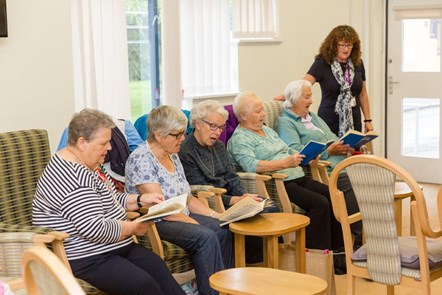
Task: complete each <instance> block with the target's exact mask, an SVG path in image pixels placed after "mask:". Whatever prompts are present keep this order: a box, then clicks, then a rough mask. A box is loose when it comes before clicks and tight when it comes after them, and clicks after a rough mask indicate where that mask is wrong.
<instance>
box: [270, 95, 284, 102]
mask: <svg viewBox="0 0 442 295" xmlns="http://www.w3.org/2000/svg"><path fill="white" fill-rule="evenodd" d="M273 100H276V101H285V96H284V94H280V95H277V96H275V97H274V98H273Z"/></svg>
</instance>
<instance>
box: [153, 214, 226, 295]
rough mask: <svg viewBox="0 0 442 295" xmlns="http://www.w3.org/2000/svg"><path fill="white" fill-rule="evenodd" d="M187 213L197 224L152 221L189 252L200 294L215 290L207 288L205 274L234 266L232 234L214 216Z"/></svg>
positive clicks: (167, 238) (207, 277)
mask: <svg viewBox="0 0 442 295" xmlns="http://www.w3.org/2000/svg"><path fill="white" fill-rule="evenodd" d="M190 217H192V218H193V219H195V220H196V221H197V222H198V223H199V224H192V223H185V222H176V221H166V220H163V221H161V222H158V223H157V224H156V226H157V230H158V233H159V235H160V237H161V239H162V240H165V241H168V242H171V243H173V244H175V245H178V246H180V247H181V248H183V249H184V250H186V252H187V253H189V254H191V255H192V260H193V265H194V267H195V275H196V281H197V285H198V291H199V293H200V295H206V294H218V292H216V291H215V290H213V289H212V288H210V286H209V277H210V275H212V274H213V273H215V272H217V271H220V270H223V269H225V268H232V267H234V256H233V235H232V233H231V232H230V231H229V229H228V227H220V226H219V225H220V223H219V221H218V220H217V219H215V218H211V217H208V216H203V215H199V214H192V213H191V214H190Z"/></svg>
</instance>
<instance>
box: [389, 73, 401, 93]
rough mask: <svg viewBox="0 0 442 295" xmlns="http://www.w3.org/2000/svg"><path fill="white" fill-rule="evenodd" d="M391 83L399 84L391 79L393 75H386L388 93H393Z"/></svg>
mask: <svg viewBox="0 0 442 295" xmlns="http://www.w3.org/2000/svg"><path fill="white" fill-rule="evenodd" d="M393 84H399V82H398V81H393V77H392V76H388V94H393Z"/></svg>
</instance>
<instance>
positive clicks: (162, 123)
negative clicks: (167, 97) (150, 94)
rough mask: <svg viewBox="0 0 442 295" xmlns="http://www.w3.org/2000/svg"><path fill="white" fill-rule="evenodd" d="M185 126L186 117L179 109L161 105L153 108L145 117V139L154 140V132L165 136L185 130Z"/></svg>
mask: <svg viewBox="0 0 442 295" xmlns="http://www.w3.org/2000/svg"><path fill="white" fill-rule="evenodd" d="M186 128H187V118H186V115H184V114H183V112H181V111H180V110H179V109H177V108H175V107H173V106H168V105H162V106H159V107H157V108H154V109H153V110H152V111H151V112H150V113H149V117H148V119H147V141H149V142H154V141H156V139H155V133H156V132H159V133H160V135H161V136H163V137H166V136H167V135H169V134H170V133H173V132H185V131H186Z"/></svg>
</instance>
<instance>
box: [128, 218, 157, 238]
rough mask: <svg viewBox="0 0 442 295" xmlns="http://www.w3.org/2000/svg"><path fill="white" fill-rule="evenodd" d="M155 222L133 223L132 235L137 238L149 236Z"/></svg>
mask: <svg viewBox="0 0 442 295" xmlns="http://www.w3.org/2000/svg"><path fill="white" fill-rule="evenodd" d="M152 224H153V222H151V221H144V222H132V225H133V228H132V234H133V235H136V236H143V235H145V234H147V232H148V231H149V229H150V227H151V226H152Z"/></svg>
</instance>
